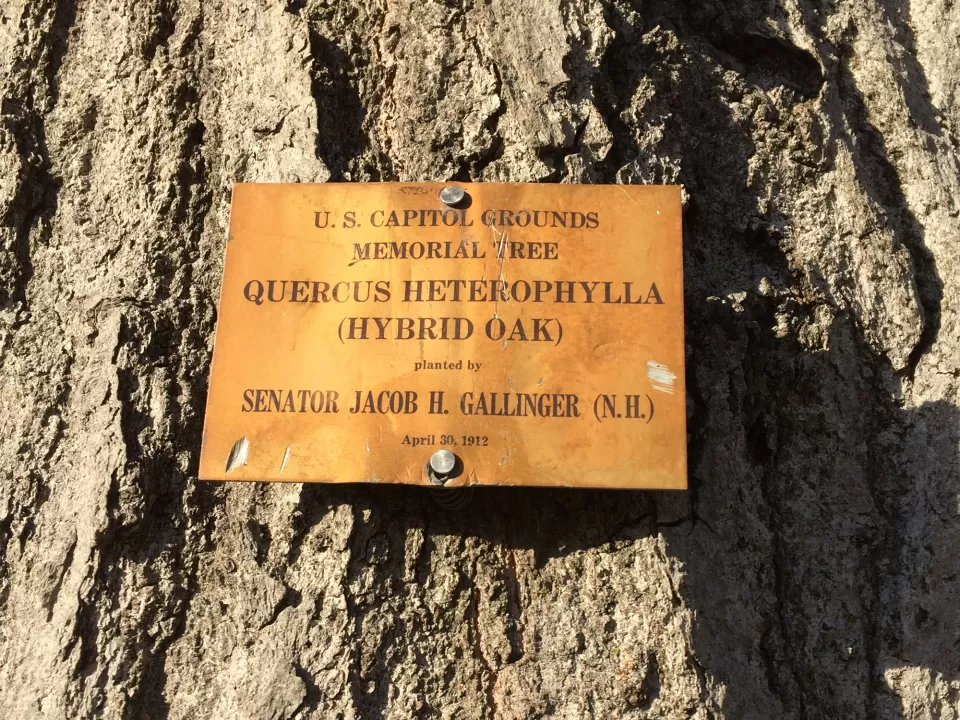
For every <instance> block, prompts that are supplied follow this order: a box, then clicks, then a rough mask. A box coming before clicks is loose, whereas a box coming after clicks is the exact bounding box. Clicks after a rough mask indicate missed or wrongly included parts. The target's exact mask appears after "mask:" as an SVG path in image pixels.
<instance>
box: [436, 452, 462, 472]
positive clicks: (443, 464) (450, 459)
mask: <svg viewBox="0 0 960 720" xmlns="http://www.w3.org/2000/svg"><path fill="white" fill-rule="evenodd" d="M456 464H457V456H456V455H454V454H453V453H452V452H450V451H449V450H437V451H436V452H435V453H434V454H433V455H432V456H431V457H430V467H431V468H433V471H434V472H435V473H437V475H447V474H449V473H451V472H453V468H454V467H455V466H456Z"/></svg>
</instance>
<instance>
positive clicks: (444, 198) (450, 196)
mask: <svg viewBox="0 0 960 720" xmlns="http://www.w3.org/2000/svg"><path fill="white" fill-rule="evenodd" d="M465 196H466V193H465V192H464V191H463V188H462V187H457V186H456V185H447V186H446V187H445V188H444V189H443V190H441V191H440V202H442V203H443V204H444V205H450V206H453V205H456V204H457V203H459V202H460V201H461V200H463V198H464V197H465Z"/></svg>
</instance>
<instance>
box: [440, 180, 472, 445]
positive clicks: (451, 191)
mask: <svg viewBox="0 0 960 720" xmlns="http://www.w3.org/2000/svg"><path fill="white" fill-rule="evenodd" d="M465 196H466V193H465V192H464V191H463V188H462V187H457V186H456V185H447V186H446V187H445V188H444V189H443V190H441V191H440V202H442V203H443V204H444V205H450V206H451V207H452V206H454V205H456V204H457V203H459V202H460V201H461V200H463V198H464V197H465ZM452 454H453V453H451V455H452Z"/></svg>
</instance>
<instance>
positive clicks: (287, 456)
mask: <svg viewBox="0 0 960 720" xmlns="http://www.w3.org/2000/svg"><path fill="white" fill-rule="evenodd" d="M289 461H290V446H289V445H287V449H286V450H285V451H284V453H283V462H281V463H280V472H278V473H277V475H281V474H282V473H283V469H284V468H285V467H286V466H287V463H288V462H289Z"/></svg>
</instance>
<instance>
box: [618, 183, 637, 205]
mask: <svg viewBox="0 0 960 720" xmlns="http://www.w3.org/2000/svg"><path fill="white" fill-rule="evenodd" d="M617 187H618V188H620V192H622V193H623V194H624V195H626V196H627V197H628V198H630V202H632V203H633V204H634V205H636V204H637V201H636V200H634V199H633V195H631V194H630V193H628V192H627V190H626V188H625V187H623V185H617Z"/></svg>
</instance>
